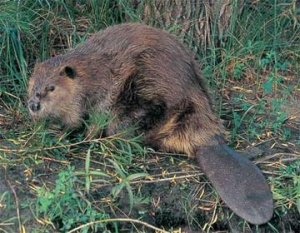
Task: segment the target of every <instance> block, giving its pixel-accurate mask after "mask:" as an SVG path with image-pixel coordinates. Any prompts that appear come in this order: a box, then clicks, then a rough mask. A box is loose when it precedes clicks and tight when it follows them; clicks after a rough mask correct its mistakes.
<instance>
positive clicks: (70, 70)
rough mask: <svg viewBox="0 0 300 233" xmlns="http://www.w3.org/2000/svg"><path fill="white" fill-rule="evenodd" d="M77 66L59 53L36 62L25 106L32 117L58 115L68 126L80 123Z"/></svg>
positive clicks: (39, 117)
mask: <svg viewBox="0 0 300 233" xmlns="http://www.w3.org/2000/svg"><path fill="white" fill-rule="evenodd" d="M78 79H79V76H78V74H77V72H76V69H75V68H74V67H73V66H71V65H67V64H64V62H63V61H61V59H60V58H59V57H55V58H51V59H50V60H48V61H45V62H43V63H37V64H36V66H35V68H34V72H33V74H32V76H31V78H30V80H29V85H28V109H29V112H30V114H31V116H32V118H33V119H34V120H37V119H42V118H50V119H58V120H59V121H60V122H61V123H62V124H64V125H67V126H71V127H74V126H77V125H79V124H80V121H81V120H80V119H81V116H82V109H81V108H82V106H81V105H82V97H81V94H80V85H79V81H78Z"/></svg>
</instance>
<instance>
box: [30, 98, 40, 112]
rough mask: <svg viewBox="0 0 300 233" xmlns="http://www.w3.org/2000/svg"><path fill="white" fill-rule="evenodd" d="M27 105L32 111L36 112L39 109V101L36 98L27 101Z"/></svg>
mask: <svg viewBox="0 0 300 233" xmlns="http://www.w3.org/2000/svg"><path fill="white" fill-rule="evenodd" d="M28 107H29V109H30V110H31V111H32V112H38V111H39V110H40V109H41V103H40V101H39V100H37V99H35V100H34V99H31V100H29V101H28Z"/></svg>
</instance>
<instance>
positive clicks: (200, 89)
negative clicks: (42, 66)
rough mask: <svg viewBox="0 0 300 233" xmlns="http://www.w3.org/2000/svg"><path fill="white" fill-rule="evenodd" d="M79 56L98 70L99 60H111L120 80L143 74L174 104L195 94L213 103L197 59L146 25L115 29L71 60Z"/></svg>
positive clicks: (82, 47)
mask: <svg viewBox="0 0 300 233" xmlns="http://www.w3.org/2000/svg"><path fill="white" fill-rule="evenodd" d="M75 55H79V56H83V57H84V56H87V58H88V57H90V58H91V61H90V65H92V64H93V63H95V64H94V66H97V57H107V58H108V59H110V62H109V65H110V66H111V69H112V70H113V71H114V73H115V74H117V75H116V76H115V78H116V79H123V80H125V79H127V78H128V76H132V74H137V73H139V74H142V75H140V76H143V78H146V79H147V81H146V82H145V83H148V84H149V83H151V85H154V86H155V87H154V88H153V90H159V93H160V94H162V93H164V95H166V97H167V98H169V99H170V100H172V101H173V102H176V99H174V98H177V97H180V98H181V97H183V96H185V95H187V93H188V96H190V95H191V92H193V90H194V91H195V93H197V94H203V95H204V96H202V97H200V98H204V99H205V98H206V99H209V97H208V94H207V91H206V88H205V84H204V82H203V79H202V78H201V76H200V74H199V67H198V65H197V62H195V59H194V55H193V54H192V53H191V52H190V50H188V49H186V48H185V47H184V46H183V45H182V44H181V43H180V42H179V41H178V40H177V39H176V38H175V37H174V36H172V35H170V34H168V33H166V32H165V31H163V30H160V29H155V28H153V27H149V26H146V25H142V24H121V25H117V26H112V27H109V28H107V29H105V30H103V31H100V32H99V33H97V34H95V35H94V36H92V37H91V38H90V39H88V40H87V41H86V42H85V43H84V44H82V45H80V46H78V47H77V48H75V50H74V51H73V52H71V53H70V55H69V57H72V56H75ZM95 77H97V76H95ZM144 81H145V80H144ZM144 81H143V82H144ZM174 91H175V92H177V94H175V95H174ZM171 92H172V95H171V96H168V95H169V94H170V93H171ZM203 101H205V100H203Z"/></svg>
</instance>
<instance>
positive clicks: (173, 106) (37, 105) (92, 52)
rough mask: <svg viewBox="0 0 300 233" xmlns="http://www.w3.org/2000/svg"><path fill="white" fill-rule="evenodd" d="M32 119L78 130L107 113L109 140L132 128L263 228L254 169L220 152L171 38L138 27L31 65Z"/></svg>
mask: <svg viewBox="0 0 300 233" xmlns="http://www.w3.org/2000/svg"><path fill="white" fill-rule="evenodd" d="M28 94H29V102H28V106H29V109H30V113H31V115H32V117H33V118H35V119H38V118H45V117H48V118H51V119H53V118H54V119H59V120H60V121H61V122H62V123H63V124H65V125H67V126H69V127H77V126H78V125H80V124H81V123H82V119H83V118H84V116H85V115H86V114H88V113H90V112H93V113H94V112H106V111H109V112H111V113H112V114H113V115H114V118H113V119H114V120H113V121H112V122H111V123H110V124H109V126H108V127H107V132H106V133H107V134H108V135H111V134H113V133H116V132H117V131H118V130H119V129H120V128H124V127H125V128H126V127H127V126H128V125H131V124H133V123H138V126H139V127H138V131H139V132H138V133H144V135H145V143H146V144H148V145H150V146H152V147H154V148H156V149H159V150H163V151H172V152H183V153H186V154H188V155H190V156H194V157H196V158H197V160H198V161H199V164H200V166H201V168H202V170H203V171H204V173H205V174H206V175H207V176H208V178H209V179H210V180H211V182H212V183H213V184H214V186H215V187H216V189H217V191H218V192H219V194H220V195H221V197H222V199H223V200H224V201H225V202H226V203H227V204H228V205H229V206H230V207H231V208H232V209H233V210H234V211H235V212H236V213H237V214H239V215H240V216H241V217H243V218H245V219H246V220H248V221H250V222H252V223H255V224H261V223H264V222H266V221H268V220H269V219H270V218H271V216H272V213H273V201H272V194H271V192H270V189H269V187H268V185H267V183H266V181H265V178H264V177H263V175H262V173H261V172H260V171H259V169H258V168H257V167H256V166H255V165H254V164H252V163H251V162H250V161H248V160H246V159H245V158H243V157H242V156H240V155H239V154H238V153H236V152H234V151H233V150H231V149H230V148H228V147H227V146H226V145H225V144H224V140H223V139H222V136H220V135H222V132H223V130H222V127H221V126H220V124H219V121H218V119H217V118H216V117H215V116H214V114H213V112H212V109H211V101H210V99H209V96H208V93H207V90H206V88H205V85H204V82H203V79H202V77H201V75H200V73H199V66H198V65H197V62H196V61H195V59H194V56H193V54H192V53H191V52H190V51H189V50H187V49H186V48H185V47H184V46H183V45H182V44H181V43H179V42H178V41H177V40H176V38H175V37H174V36H172V35H170V34H168V33H166V32H164V31H162V30H159V29H155V28H152V27H148V26H145V25H141V24H122V25H117V26H113V27H109V28H107V29H105V30H104V31H101V32H99V33H97V34H95V35H94V36H93V37H91V38H90V39H89V40H87V41H86V42H85V43H83V44H82V45H79V46H78V47H77V48H75V49H74V50H72V51H70V52H68V53H66V54H64V55H60V56H57V57H55V58H51V59H49V60H47V61H45V62H43V63H40V64H37V65H36V67H35V69H34V72H33V74H32V77H31V79H30V82H29V90H28Z"/></svg>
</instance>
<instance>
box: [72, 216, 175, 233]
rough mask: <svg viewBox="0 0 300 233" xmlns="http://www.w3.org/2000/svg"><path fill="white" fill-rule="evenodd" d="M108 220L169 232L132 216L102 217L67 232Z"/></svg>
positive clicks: (164, 232) (162, 232)
mask: <svg viewBox="0 0 300 233" xmlns="http://www.w3.org/2000/svg"><path fill="white" fill-rule="evenodd" d="M109 222H130V223H137V224H141V225H144V226H146V227H148V228H150V229H152V230H155V231H157V232H161V233H170V232H169V231H165V230H163V229H160V228H157V227H155V226H153V225H150V224H149V223H146V222H143V221H140V220H137V219H132V218H109V219H103V220H99V221H94V222H89V223H86V224H84V225H81V226H79V227H76V228H74V229H72V230H70V231H68V233H72V232H77V231H78V230H80V229H82V228H84V227H88V226H91V225H95V224H98V223H109Z"/></svg>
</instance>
